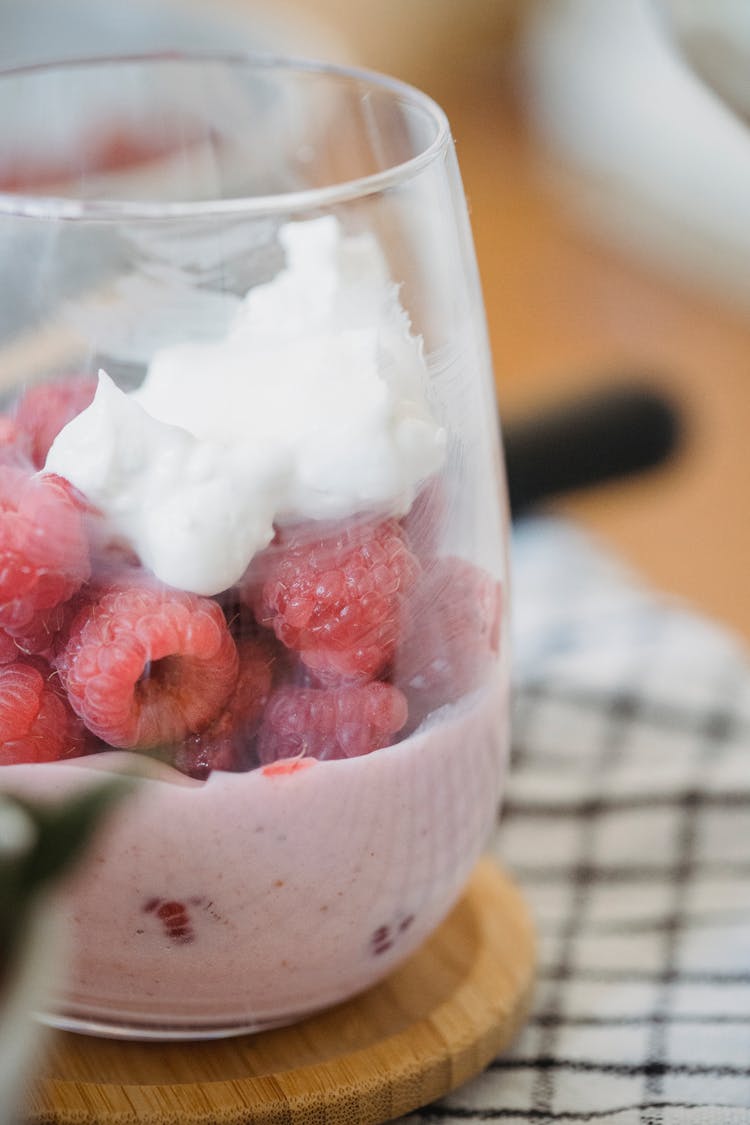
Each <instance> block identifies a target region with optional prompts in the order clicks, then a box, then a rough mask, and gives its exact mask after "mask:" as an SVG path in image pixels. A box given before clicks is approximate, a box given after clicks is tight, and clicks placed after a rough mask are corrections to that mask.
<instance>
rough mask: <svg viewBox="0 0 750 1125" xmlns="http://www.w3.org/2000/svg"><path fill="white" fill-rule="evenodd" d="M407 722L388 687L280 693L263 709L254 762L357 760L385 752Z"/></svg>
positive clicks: (400, 696)
mask: <svg viewBox="0 0 750 1125" xmlns="http://www.w3.org/2000/svg"><path fill="white" fill-rule="evenodd" d="M406 719H407V705H406V699H405V698H404V696H403V694H402V693H401V692H400V691H399V690H398V688H395V687H393V686H392V685H391V684H382V683H370V684H360V685H357V686H355V687H344V688H331V689H329V690H325V689H316V688H296V687H282V688H279V689H278V691H276V692H274V694H273V695H272V696H271V698H270V700H269V702H268V706H267V707H266V712H265V715H264V716H263V725H262V727H261V730H260V734H259V736H258V756H259V757H260V760H261V762H262V763H263V764H267V763H269V762H274V761H276V760H278V759H280V758H294V757H297V756H301V755H304V756H305V757H308V758H318V759H319V760H320V761H327V760H332V759H334V758H357V757H360V756H361V755H362V754H369V753H371V751H373V750H379V749H380V748H381V747H382V746H388V745H389V743H390V742H392V741H393V735H394V734H396V732H397V731H399V730H401V728H402V727H403V725H404V723H405V722H406Z"/></svg>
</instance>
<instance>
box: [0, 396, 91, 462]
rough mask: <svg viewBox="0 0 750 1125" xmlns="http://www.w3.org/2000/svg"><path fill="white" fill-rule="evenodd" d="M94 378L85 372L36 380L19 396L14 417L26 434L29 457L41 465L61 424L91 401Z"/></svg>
mask: <svg viewBox="0 0 750 1125" xmlns="http://www.w3.org/2000/svg"><path fill="white" fill-rule="evenodd" d="M96 386H97V381H96V379H93V378H91V377H90V376H87V375H69V376H67V377H66V378H64V379H56V380H54V381H53V382H48V383H38V384H37V385H36V386H35V387H29V389H28V390H27V391H26V392H25V393H24V394H23V395H22V396H21V398H20V399H19V400H18V402H17V403H16V406H15V410H14V414H15V420H16V422H17V424H18V425H19V426H20V428H21V429H22V430H23V431H24V432H25V433H26V434H27V436H28V442H29V452H30V455H31V459H32V461H33V462H34V464H35V465H36V467H37V468H38V469H42V468H44V462H45V461H46V460H47V454H48V453H49V451H50V447H51V445H52V442H53V441H54V440H55V438H56V437H57V435H58V434H59V433H60V430H61V429H62V428H63V426H67V424H68V422H71V421H72V420H73V419H74V418H75V417H76V415H77V414H80V413H81V411H82V410H85V409H86V407H87V406H90V405H91V403H92V402H93V399H94V395H95V393H96Z"/></svg>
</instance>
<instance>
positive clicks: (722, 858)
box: [409, 519, 750, 1125]
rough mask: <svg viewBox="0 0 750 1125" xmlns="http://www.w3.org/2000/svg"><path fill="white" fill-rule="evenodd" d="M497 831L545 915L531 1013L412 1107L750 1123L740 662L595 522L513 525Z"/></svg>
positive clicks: (749, 924) (451, 1118) (735, 649)
mask: <svg viewBox="0 0 750 1125" xmlns="http://www.w3.org/2000/svg"><path fill="white" fill-rule="evenodd" d="M514 547H515V562H514V600H515V627H514V633H515V638H514V639H515V668H516V671H515V679H516V693H515V709H516V710H515V730H514V739H513V742H514V749H513V758H512V764H511V772H510V780H509V785H508V790H507V794H506V798H505V803H504V808H503V810H502V815H501V818H500V821H499V826H498V832H497V835H496V838H495V840H494V841H493V849H494V851H495V852H496V854H497V856H498V858H500V859H501V861H502V862H503V863H504V864H505V866H506V868H507V869H508V870H509V871H510V872H511V873H512V874H513V875H514V876H515V878H516V879H517V881H518V882H519V883H520V884H521V886H522V887H523V889H524V892H525V894H526V897H527V900H528V902H529V904H530V906H531V908H532V911H533V913H534V916H535V919H536V925H537V930H538V938H539V947H540V948H539V956H540V962H539V976H538V988H537V995H536V1001H535V1004H534V1007H533V1011H532V1015H531V1018H530V1021H529V1023H528V1026H527V1027H526V1029H525V1030H524V1031H523V1033H522V1034H521V1036H520V1037H519V1039H518V1040H517V1042H516V1043H515V1045H514V1046H513V1048H512V1049H511V1050H510V1051H509V1052H508V1053H507V1054H505V1055H504V1056H503V1057H501V1058H499V1059H497V1060H496V1061H495V1062H494V1063H493V1064H491V1066H490V1067H489V1069H488V1070H487V1071H486V1072H485V1074H483V1075H482V1076H481V1077H480V1078H478V1079H477V1080H475V1081H474V1082H472V1083H469V1084H468V1085H467V1086H465V1087H463V1088H462V1089H460V1090H458V1091H457V1092H456V1093H455V1094H454V1095H452V1096H451V1097H449V1098H446V1099H445V1100H444V1101H441V1102H439V1103H436V1104H434V1105H432V1106H429V1107H427V1108H426V1109H424V1110H422V1111H419V1112H417V1113H415V1114H412V1115H411V1116H410V1118H409V1121H410V1123H411V1122H414V1123H415V1125H416V1123H417V1122H419V1123H422V1122H423V1123H425V1125H427V1123H428V1122H430V1123H432V1122H441V1123H451V1122H464V1121H477V1122H483V1121H503V1122H509V1123H516V1122H517V1123H519V1125H520V1123H522V1122H540V1123H542V1122H550V1123H552V1122H558V1121H559V1122H571V1123H576V1122H600V1121H601V1122H604V1123H610V1122H611V1123H612V1125H678V1123H683V1122H684V1123H686V1125H719V1123H721V1125H725V1123H726V1125H734V1123H738V1122H742V1123H743V1125H747V1123H750V664H749V663H748V658H747V655H746V653H745V651H744V650H743V648H742V646H741V645H740V644H739V642H738V641H737V640H735V639H734V638H732V637H731V636H729V635H728V634H727V633H726V632H725V631H723V630H722V629H721V628H719V627H718V626H716V625H714V624H712V623H710V622H708V621H706V620H705V619H703V618H701V617H699V616H697V615H695V614H693V613H691V612H689V611H688V610H686V609H685V607H684V606H682V605H681V604H679V603H677V602H675V601H673V600H670V599H667V598H665V597H663V596H660V595H656V594H655V593H654V592H653V591H650V590H648V589H646V588H645V587H644V586H643V585H641V584H639V583H638V582H637V581H636V580H635V579H634V578H633V577H632V575H631V574H630V573H629V572H627V571H626V570H625V569H624V568H623V567H622V566H621V565H620V564H619V563H618V562H616V561H615V560H613V559H612V558H611V557H610V556H609V555H607V554H606V553H605V552H604V551H603V550H602V549H601V548H600V547H599V546H597V545H596V544H595V543H593V542H592V540H591V539H589V538H588V537H587V536H586V535H584V534H583V533H581V532H578V531H576V530H574V529H573V528H572V527H571V526H570V525H568V524H566V523H565V522H563V521H557V520H553V519H535V520H532V521H528V522H526V523H525V524H522V525H521V526H520V527H519V528H518V529H517V531H516V535H515V545H514Z"/></svg>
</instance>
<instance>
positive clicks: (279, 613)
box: [243, 520, 419, 685]
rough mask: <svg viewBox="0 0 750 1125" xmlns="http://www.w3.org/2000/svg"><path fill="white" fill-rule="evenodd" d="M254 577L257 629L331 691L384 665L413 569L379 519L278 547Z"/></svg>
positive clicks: (393, 529) (394, 533)
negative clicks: (268, 629) (265, 630)
mask: <svg viewBox="0 0 750 1125" xmlns="http://www.w3.org/2000/svg"><path fill="white" fill-rule="evenodd" d="M261 567H262V568H263V569H262V570H260V568H261ZM259 570H260V572H261V574H262V578H263V584H262V587H261V589H260V591H259V592H258V593H257V594H256V598H255V612H256V616H257V618H258V620H259V622H260V623H261V624H262V625H270V626H272V627H273V629H274V631H275V633H276V636H277V637H278V638H279V640H281V641H283V643H284V644H285V645H286V646H287V647H288V648H291V649H293V650H295V651H296V652H298V653H299V654H300V656H301V658H302V660H303V661H304V663H305V664H306V665H307V667H308V668H309V669H310V670H311V671H312V672H313V673H314V674H315V676H316V677H317V679H318V680H319V681H320V682H321V683H324V684H332V685H333V684H336V683H341V682H342V681H345V682H351V683H358V682H363V681H365V680H370V679H374V678H375V677H376V676H377V675H379V673H381V672H382V671H383V669H384V668H385V667H386V665H387V664H388V663H389V661H390V660H391V657H392V656H393V652H394V649H395V647H396V642H397V641H398V636H399V620H400V606H401V602H402V600H403V597H404V595H405V594H406V593H407V592H408V591H409V590H410V589H411V587H412V586H413V584H414V581H415V579H416V576H417V573H418V571H419V563H418V562H417V560H416V558H415V557H414V555H412V553H411V551H410V550H409V548H408V547H407V545H406V542H405V540H404V534H403V531H402V529H401V528H400V527H399V525H398V523H397V522H396V521H395V520H385V521H384V522H382V523H378V524H372V523H368V524H361V525H359V526H356V525H355V526H354V527H351V528H345V529H343V530H340V531H338V532H337V533H336V534H333V535H330V536H328V537H326V538H322V539H320V538H319V539H313V540H310V541H307V542H303V541H300V540H294V539H292V541H291V542H284V541H283V540H282V543H281V545H280V546H279V547H272V548H270V549H269V550H268V551H267V552H266V553H265V558H264V559H263V560H262V562H261V563H260V565H259V566H257V567H253V568H251V571H250V574H249V581H250V582H251V581H252V578H253V576H254V575H255V574H257V573H258V571H259ZM243 588H244V589H245V591H246V596H248V595H249V596H250V597H252V596H253V592H252V589H251V588H249V587H248V586H244V587H243Z"/></svg>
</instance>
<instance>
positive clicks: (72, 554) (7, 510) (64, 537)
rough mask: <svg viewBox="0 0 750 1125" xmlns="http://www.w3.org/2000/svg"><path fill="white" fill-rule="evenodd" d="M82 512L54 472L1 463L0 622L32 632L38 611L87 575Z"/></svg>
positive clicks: (12, 630)
mask: <svg viewBox="0 0 750 1125" xmlns="http://www.w3.org/2000/svg"><path fill="white" fill-rule="evenodd" d="M89 572H90V566H89V548H88V540H87V537H86V530H85V527H84V515H83V512H82V511H81V509H80V507H79V506H78V504H77V503H76V502H75V500H74V499H73V497H72V495H71V493H70V491H69V490H68V486H67V482H63V481H62V480H61V478H60V477H54V476H44V475H42V476H30V475H29V474H28V472H26V471H24V470H23V469H19V468H16V467H13V466H9V465H0V628H3V629H5V630H6V631H7V632H8V633H10V634H11V635H12V636H18V637H22V636H24V635H26V634H28V633H33V632H36V631H37V629H38V628H39V617H40V615H43V614H45V613H46V612H47V611H49V610H51V609H53V608H54V607H55V606H58V605H60V604H61V603H63V602H66V601H67V600H68V598H70V597H71V596H72V595H73V594H74V593H75V592H76V591H77V590H78V589H79V588H80V586H81V585H82V583H83V582H85V581H86V579H87V578H88V577H89Z"/></svg>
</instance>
